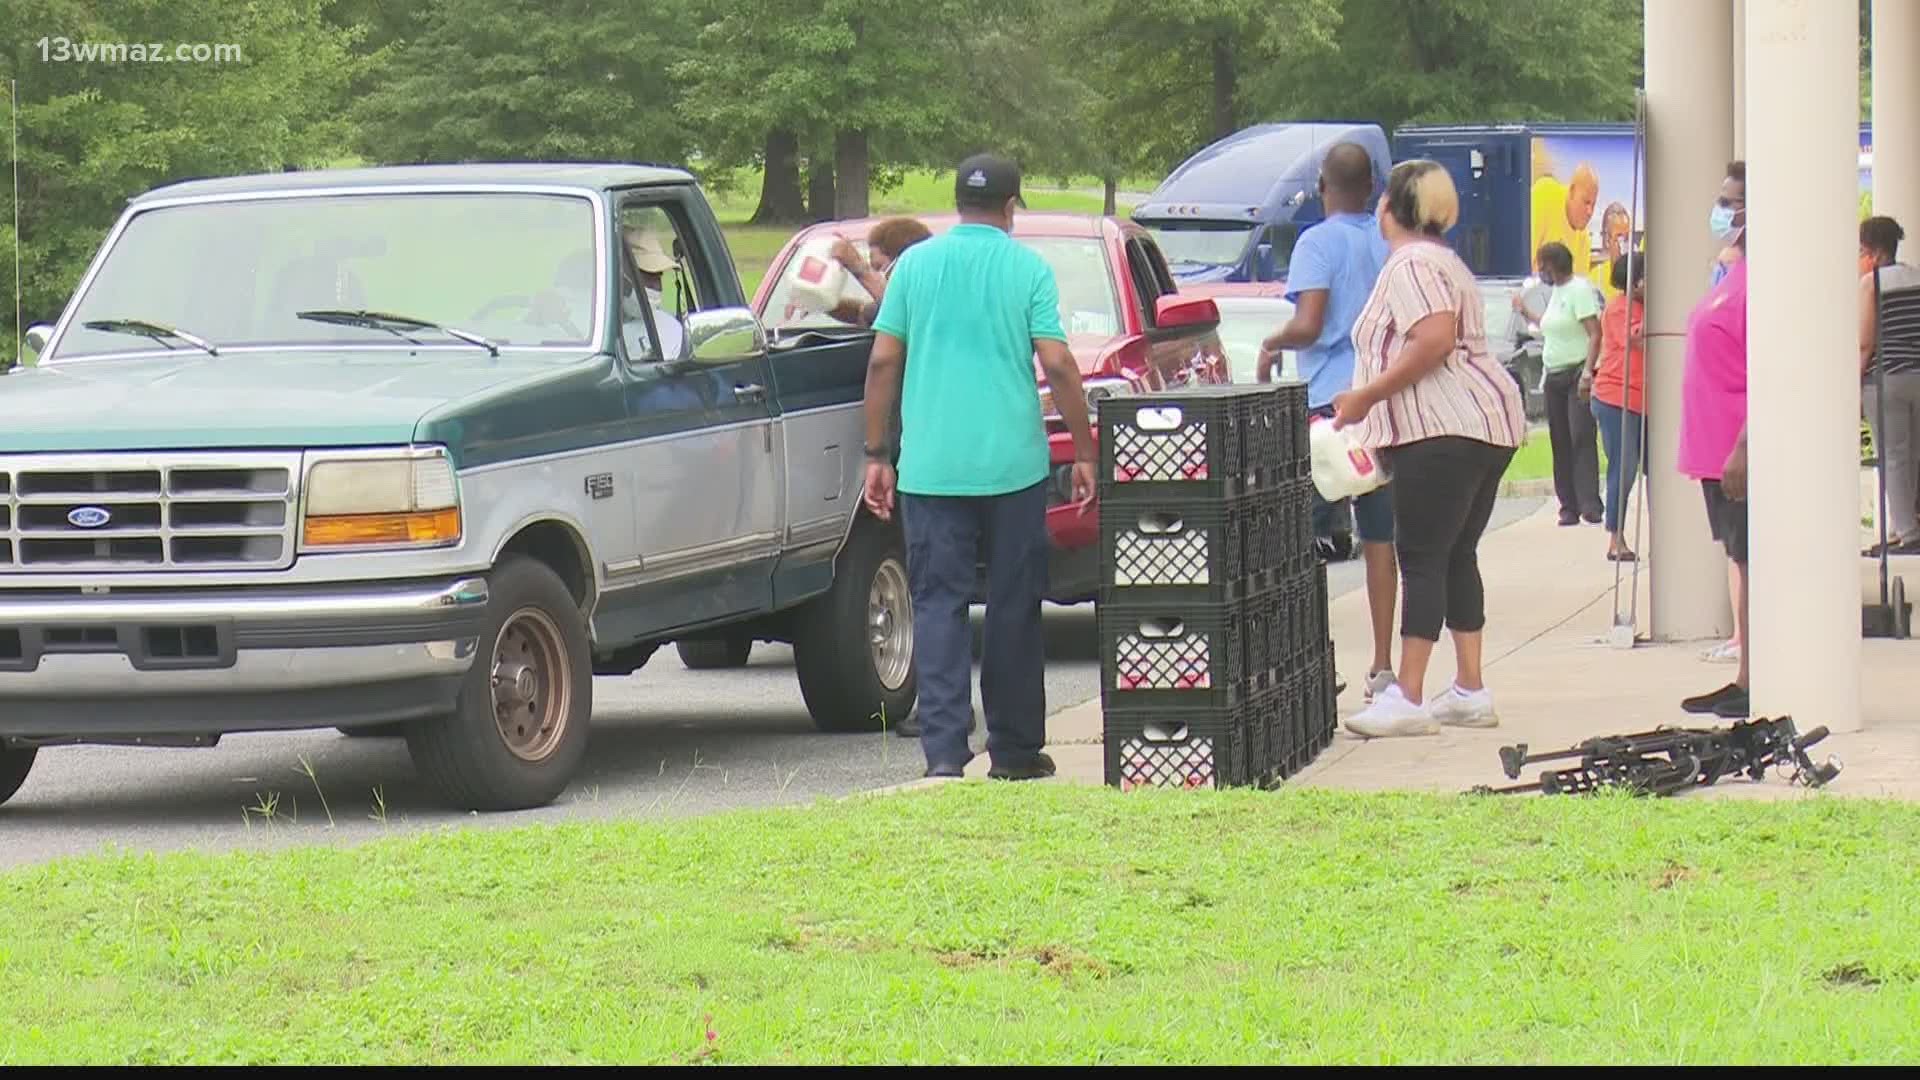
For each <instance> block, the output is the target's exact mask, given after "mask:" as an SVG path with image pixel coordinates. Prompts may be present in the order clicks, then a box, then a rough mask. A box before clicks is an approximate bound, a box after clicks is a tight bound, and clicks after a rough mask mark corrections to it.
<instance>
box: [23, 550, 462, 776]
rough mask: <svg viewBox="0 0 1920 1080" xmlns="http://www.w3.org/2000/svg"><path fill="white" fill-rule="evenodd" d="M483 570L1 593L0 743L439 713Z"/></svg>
mask: <svg viewBox="0 0 1920 1080" xmlns="http://www.w3.org/2000/svg"><path fill="white" fill-rule="evenodd" d="M487 598H488V594H487V583H486V581H485V580H484V579H481V578H460V579H456V580H448V581H430V582H418V581H412V582H369V583H364V584H355V585H351V586H327V587H299V588H267V587H262V588H251V589H166V590H148V589H142V590H127V591H125V592H120V593H107V594H104V595H77V594H73V593H47V592H38V591H30V590H19V591H12V592H9V591H6V590H0V739H5V740H8V741H16V742H30V743H52V742H67V741H92V740H101V741H119V740H123V739H136V738H141V737H153V736H169V737H177V736H200V735H219V734H223V733H226V732H235V731H267V730H283V729H294V728H308V727H326V726H341V727H355V726H362V725H371V724H383V723H391V722H395V721H402V720H412V719H417V718H420V717H425V716H431V715H435V714H437V713H444V712H446V711H449V710H451V709H452V708H453V705H454V700H455V698H456V697H457V696H458V694H459V689H460V683H461V680H462V678H463V677H464V676H465V675H466V673H467V671H468V669H470V668H471V667H472V666H473V661H474V656H475V655H476V653H477V651H478V646H479V636H480V634H481V633H482V630H483V627H484V624H485V620H486V610H487Z"/></svg>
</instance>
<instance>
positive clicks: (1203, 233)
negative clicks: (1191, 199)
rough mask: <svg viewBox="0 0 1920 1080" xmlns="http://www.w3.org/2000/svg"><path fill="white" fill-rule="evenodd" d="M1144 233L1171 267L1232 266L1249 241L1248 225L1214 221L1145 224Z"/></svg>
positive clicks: (1278, 256) (1249, 231)
mask: <svg viewBox="0 0 1920 1080" xmlns="http://www.w3.org/2000/svg"><path fill="white" fill-rule="evenodd" d="M1147 231H1148V232H1151V233H1152V234H1153V239H1154V242H1155V243H1157V244H1159V245H1160V253H1161V254H1163V255H1165V256H1166V257H1167V262H1168V263H1170V264H1172V265H1174V266H1179V265H1182V264H1185V265H1189V266H1233V265H1235V264H1236V263H1238V262H1239V261H1240V256H1241V255H1242V254H1244V253H1245V252H1246V250H1247V242H1248V241H1249V240H1251V239H1252V238H1253V229H1252V228H1251V227H1250V226H1246V225H1229V224H1221V223H1217V222H1195V223H1193V224H1185V223H1183V224H1179V225H1173V224H1168V223H1159V222H1156V223H1152V224H1147ZM1274 257H1275V258H1276V259H1282V258H1284V257H1285V253H1284V252H1279V251H1276V252H1274Z"/></svg>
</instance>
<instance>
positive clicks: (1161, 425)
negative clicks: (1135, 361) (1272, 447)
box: [1099, 385, 1288, 503]
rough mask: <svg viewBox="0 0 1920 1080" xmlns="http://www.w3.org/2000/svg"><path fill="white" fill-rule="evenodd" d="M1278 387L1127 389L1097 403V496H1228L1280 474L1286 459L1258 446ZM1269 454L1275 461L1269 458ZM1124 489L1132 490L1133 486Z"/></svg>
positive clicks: (1256, 485) (1272, 479) (1272, 408)
mask: <svg viewBox="0 0 1920 1080" xmlns="http://www.w3.org/2000/svg"><path fill="white" fill-rule="evenodd" d="M1274 399H1275V388H1274V387H1272V386H1270V385H1267V386H1247V385H1222V386H1194V387H1181V388H1179V389H1176V390H1170V391H1165V392H1161V393H1151V394H1124V395H1117V396H1114V397H1109V398H1104V399H1102V400H1101V402H1100V474H1099V480H1100V489H1101V490H1100V496H1101V501H1102V502H1103V503H1104V502H1106V501H1107V500H1109V499H1113V498H1126V497H1128V496H1129V495H1132V494H1136V493H1137V494H1138V495H1139V496H1140V497H1142V498H1147V497H1152V496H1154V495H1160V496H1165V495H1181V494H1191V495H1194V496H1198V497H1211V498H1225V497H1230V496H1235V495H1242V494H1245V493H1247V492H1249V491H1254V490H1257V489H1258V488H1259V487H1260V486H1261V484H1262V482H1263V481H1264V482H1265V483H1269V484H1270V483H1272V482H1274V481H1276V480H1278V479H1279V473H1278V471H1277V467H1278V466H1279V465H1282V464H1286V463H1288V462H1287V460H1286V459H1285V458H1282V457H1281V456H1280V455H1278V454H1276V453H1274V452H1271V451H1269V452H1268V453H1266V454H1261V453H1260V452H1259V450H1258V449H1257V447H1258V445H1259V444H1260V443H1262V442H1263V441H1264V440H1266V439H1267V437H1268V436H1267V435H1266V434H1265V433H1266V432H1268V431H1270V430H1273V425H1272V424H1271V423H1269V422H1268V421H1267V420H1265V419H1264V417H1265V416H1266V414H1267V413H1269V412H1271V411H1273V410H1274V408H1275V405H1274V404H1273V403H1272V402H1273V401H1274ZM1269 459H1273V460H1269ZM1126 489H1132V490H1131V491H1129V490H1126Z"/></svg>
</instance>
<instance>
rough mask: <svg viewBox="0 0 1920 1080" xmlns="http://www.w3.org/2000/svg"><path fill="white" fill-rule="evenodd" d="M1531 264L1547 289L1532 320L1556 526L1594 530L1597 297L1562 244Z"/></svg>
mask: <svg viewBox="0 0 1920 1080" xmlns="http://www.w3.org/2000/svg"><path fill="white" fill-rule="evenodd" d="M1535 264H1536V266H1537V268H1538V269H1539V271H1540V279H1541V280H1542V281H1544V282H1546V283H1547V284H1548V285H1551V286H1553V293H1552V295H1551V296H1550V297H1549V298H1548V300H1547V306H1546V310H1544V311H1541V312H1539V313H1537V318H1538V321H1539V323H1540V338H1541V354H1540V364H1541V367H1542V369H1544V371H1545V378H1544V379H1543V382H1544V393H1545V395H1546V399H1547V433H1548V436H1549V437H1550V438H1551V440H1552V442H1553V490H1554V494H1555V495H1557V496H1559V499H1560V524H1562V525H1578V524H1580V522H1581V521H1583V520H1584V521H1586V522H1587V523H1588V524H1590V525H1598V524H1600V522H1601V521H1602V519H1603V517H1604V514H1603V509H1602V507H1601V505H1600V445H1599V429H1598V428H1597V427H1596V426H1595V425H1594V420H1593V410H1592V408H1591V407H1590V406H1589V405H1588V403H1587V398H1588V395H1589V394H1590V393H1591V392H1592V389H1593V383H1592V377H1591V376H1590V375H1589V374H1588V373H1589V372H1590V371H1591V370H1592V369H1593V367H1594V364H1595V362H1596V361H1597V360H1598V359H1599V357H1600V293H1599V292H1598V291H1597V290H1595V289H1594V287H1593V284H1592V283H1591V282H1589V281H1588V280H1587V279H1585V278H1583V277H1580V276H1578V275H1576V274H1575V273H1574V269H1573V253H1572V252H1571V251H1569V250H1567V246H1566V245H1565V244H1561V243H1558V242H1554V243H1549V244H1543V245H1541V247H1540V251H1539V253H1538V254H1537V255H1536V256H1535ZM1529 314H1535V313H1533V312H1529Z"/></svg>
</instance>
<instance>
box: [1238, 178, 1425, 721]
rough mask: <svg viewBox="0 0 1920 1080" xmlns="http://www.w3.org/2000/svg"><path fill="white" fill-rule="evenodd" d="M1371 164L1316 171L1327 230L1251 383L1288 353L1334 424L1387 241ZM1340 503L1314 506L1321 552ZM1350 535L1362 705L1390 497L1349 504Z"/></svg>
mask: <svg viewBox="0 0 1920 1080" xmlns="http://www.w3.org/2000/svg"><path fill="white" fill-rule="evenodd" d="M1373 195H1374V177H1373V159H1372V158H1371V157H1370V156H1369V155H1368V153H1367V151H1366V148H1365V147H1362V146H1359V145H1357V144H1355V143H1350V142H1346V143H1340V144H1339V145H1337V146H1335V147H1333V148H1332V149H1330V150H1328V151H1327V157H1326V160H1325V161H1324V162H1322V163H1321V165H1320V200H1321V204H1322V205H1323V206H1325V207H1326V210H1327V217H1326V220H1325V221H1322V222H1321V223H1320V224H1318V225H1315V226H1313V227H1311V228H1309V229H1307V230H1306V231H1305V232H1303V233H1301V234H1300V240H1299V242H1298V243H1296V244H1295V245H1294V248H1293V257H1292V259H1291V260H1290V262H1289V264H1288V267H1287V299H1288V300H1291V301H1292V302H1293V318H1292V320H1290V321H1289V322H1288V323H1287V325H1285V326H1283V327H1281V328H1280V329H1279V330H1278V331H1276V332H1274V334H1273V335H1272V336H1270V337H1268V338H1267V340H1266V341H1265V342H1264V343H1263V344H1262V345H1261V348H1260V367H1259V378H1260V381H1261V382H1267V381H1269V380H1270V379H1272V377H1273V368H1274V365H1275V363H1276V362H1277V358H1278V357H1279V355H1280V353H1281V352H1282V351H1283V350H1286V349H1293V350H1295V353H1296V356H1297V359H1298V362H1299V365H1300V374H1301V376H1302V377H1303V378H1305V379H1306V380H1307V405H1308V407H1309V408H1310V409H1311V410H1312V412H1313V414H1314V415H1315V416H1326V417H1330V416H1332V415H1333V397H1334V395H1335V394H1338V393H1340V392H1342V391H1344V390H1350V389H1352V388H1353V324H1354V323H1355V322H1357V321H1358V320H1359V318H1360V311H1361V309H1362V308H1364V307H1365V306H1366V303H1367V297H1368V296H1370V295H1371V294H1372V293H1373V285H1374V282H1375V281H1376V280H1378V279H1379V277H1380V268H1381V266H1382V265H1383V264H1384V263H1385V262H1386V261H1387V241H1386V238H1385V237H1383V236H1381V235H1380V225H1379V223H1378V222H1376V221H1374V220H1373V215H1372V214H1370V213H1368V209H1369V207H1370V206H1371V205H1372V203H1373ZM1336 512H1337V513H1339V514H1340V515H1341V516H1342V517H1344V516H1345V515H1346V513H1347V506H1346V501H1345V500H1342V501H1341V502H1340V503H1339V504H1337V505H1332V506H1330V505H1328V504H1327V503H1326V502H1325V501H1324V500H1323V499H1321V498H1320V496H1319V493H1318V492H1316V493H1315V494H1314V499H1313V533H1314V537H1315V539H1316V542H1317V543H1319V544H1320V546H1321V547H1322V549H1323V550H1325V549H1328V548H1330V547H1331V546H1332V533H1333V526H1332V522H1333V517H1334V514H1335V513H1336ZM1353 520H1354V530H1355V531H1356V532H1357V533H1359V536H1360V544H1361V549H1362V551H1363V552H1364V553H1365V558H1366V563H1367V602H1368V605H1369V606H1370V607H1371V609H1372V615H1373V662H1372V664H1371V665H1370V666H1369V667H1368V668H1367V680H1366V691H1365V696H1366V698H1367V700H1369V701H1371V700H1372V699H1373V695H1374V694H1375V693H1378V692H1379V691H1380V690H1382V689H1384V688H1385V687H1387V686H1389V685H1391V684H1392V682H1393V611H1394V600H1395V596H1394V593H1395V591H1396V590H1397V589H1398V588H1399V568H1398V567H1397V566H1396V564H1395V561H1394V554H1393V496H1392V494H1391V493H1390V492H1389V491H1388V489H1387V488H1386V487H1381V488H1378V489H1376V490H1374V491H1371V492H1369V493H1367V494H1365V495H1362V496H1360V497H1359V498H1358V499H1355V500H1354V503H1353Z"/></svg>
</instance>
